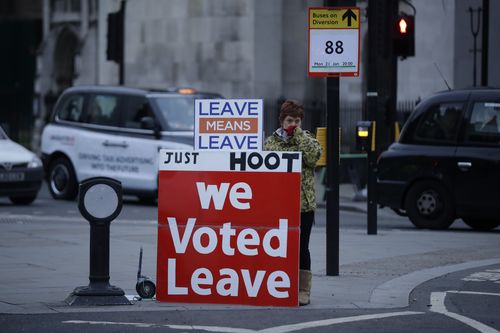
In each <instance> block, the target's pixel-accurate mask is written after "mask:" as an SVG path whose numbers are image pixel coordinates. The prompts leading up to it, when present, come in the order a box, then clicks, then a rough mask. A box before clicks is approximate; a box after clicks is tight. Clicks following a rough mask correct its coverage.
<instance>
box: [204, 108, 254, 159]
mask: <svg viewBox="0 0 500 333" xmlns="http://www.w3.org/2000/svg"><path fill="white" fill-rule="evenodd" d="M194 105H195V108H194V110H195V127H194V149H195V150H238V151H242V150H262V131H263V128H262V114H263V107H262V100H261V99H197V100H196V101H195V103H194Z"/></svg>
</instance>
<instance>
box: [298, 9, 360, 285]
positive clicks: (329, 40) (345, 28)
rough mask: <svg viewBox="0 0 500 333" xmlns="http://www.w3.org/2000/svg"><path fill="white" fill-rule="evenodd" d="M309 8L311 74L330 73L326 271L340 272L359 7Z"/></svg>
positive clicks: (327, 93) (327, 83) (356, 72)
mask: <svg viewBox="0 0 500 333" xmlns="http://www.w3.org/2000/svg"><path fill="white" fill-rule="evenodd" d="M324 3H325V6H328V7H324V8H309V58H308V63H309V69H308V75H309V77H326V112H327V151H328V154H327V168H326V173H327V176H326V178H327V179H326V220H327V222H326V274H327V275H328V276H337V275H339V248H340V246H339V244H340V242H339V229H340V227H339V225H340V223H339V179H340V177H339V173H340V172H339V167H340V136H339V123H340V121H339V115H340V111H339V110H340V95H339V88H340V80H339V77H340V76H358V75H359V8H350V7H344V8H340V7H335V8H332V7H330V6H338V5H339V4H340V3H342V4H343V5H354V4H355V1H347V0H346V1H339V0H336V1H334V0H325V2H324Z"/></svg>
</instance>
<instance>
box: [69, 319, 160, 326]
mask: <svg viewBox="0 0 500 333" xmlns="http://www.w3.org/2000/svg"><path fill="white" fill-rule="evenodd" d="M62 323H63V324H88V325H127V326H134V327H140V328H148V327H158V325H156V324H145V323H124V322H114V321H89V320H66V321H63V322H62Z"/></svg>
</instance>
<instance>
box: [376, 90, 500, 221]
mask: <svg viewBox="0 0 500 333" xmlns="http://www.w3.org/2000/svg"><path fill="white" fill-rule="evenodd" d="M377 185H378V197H379V198H378V203H379V205H381V206H387V207H390V208H392V209H394V210H395V211H396V212H398V213H402V214H406V215H407V216H408V217H409V219H410V220H411V222H412V223H413V224H414V225H415V226H416V227H418V228H429V229H446V228H448V227H449V226H450V225H451V224H452V223H453V222H454V221H455V220H456V219H458V218H461V219H462V220H463V221H464V222H465V223H466V224H467V225H469V226H470V227H472V228H474V229H478V230H489V229H494V228H496V227H497V226H499V225H500V89H486V88H483V89H468V90H451V91H445V92H441V93H438V94H436V95H433V96H431V97H429V98H427V99H425V100H424V101H422V102H420V103H419V104H418V105H417V107H416V108H415V110H414V111H413V112H412V114H411V115H410V117H409V119H408V121H407V122H406V124H405V126H404V127H403V130H402V132H401V136H400V138H399V140H398V142H396V143H394V144H392V145H391V146H390V147H389V148H388V150H387V151H385V152H383V153H382V154H381V155H380V156H379V159H378V183H377Z"/></svg>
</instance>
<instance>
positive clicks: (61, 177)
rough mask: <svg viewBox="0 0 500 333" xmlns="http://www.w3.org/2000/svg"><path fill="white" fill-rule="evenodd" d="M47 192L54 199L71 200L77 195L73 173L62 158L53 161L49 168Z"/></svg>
mask: <svg viewBox="0 0 500 333" xmlns="http://www.w3.org/2000/svg"><path fill="white" fill-rule="evenodd" d="M48 181H49V190H50V194H51V195H52V197H53V198H54V199H63V200H73V199H75V198H76V195H77V193H78V192H77V189H78V188H77V184H76V177H75V171H74V170H73V166H72V165H71V162H70V161H69V160H68V159H67V158H64V157H60V158H57V159H55V160H54V161H53V162H52V163H50V166H49V179H48Z"/></svg>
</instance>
